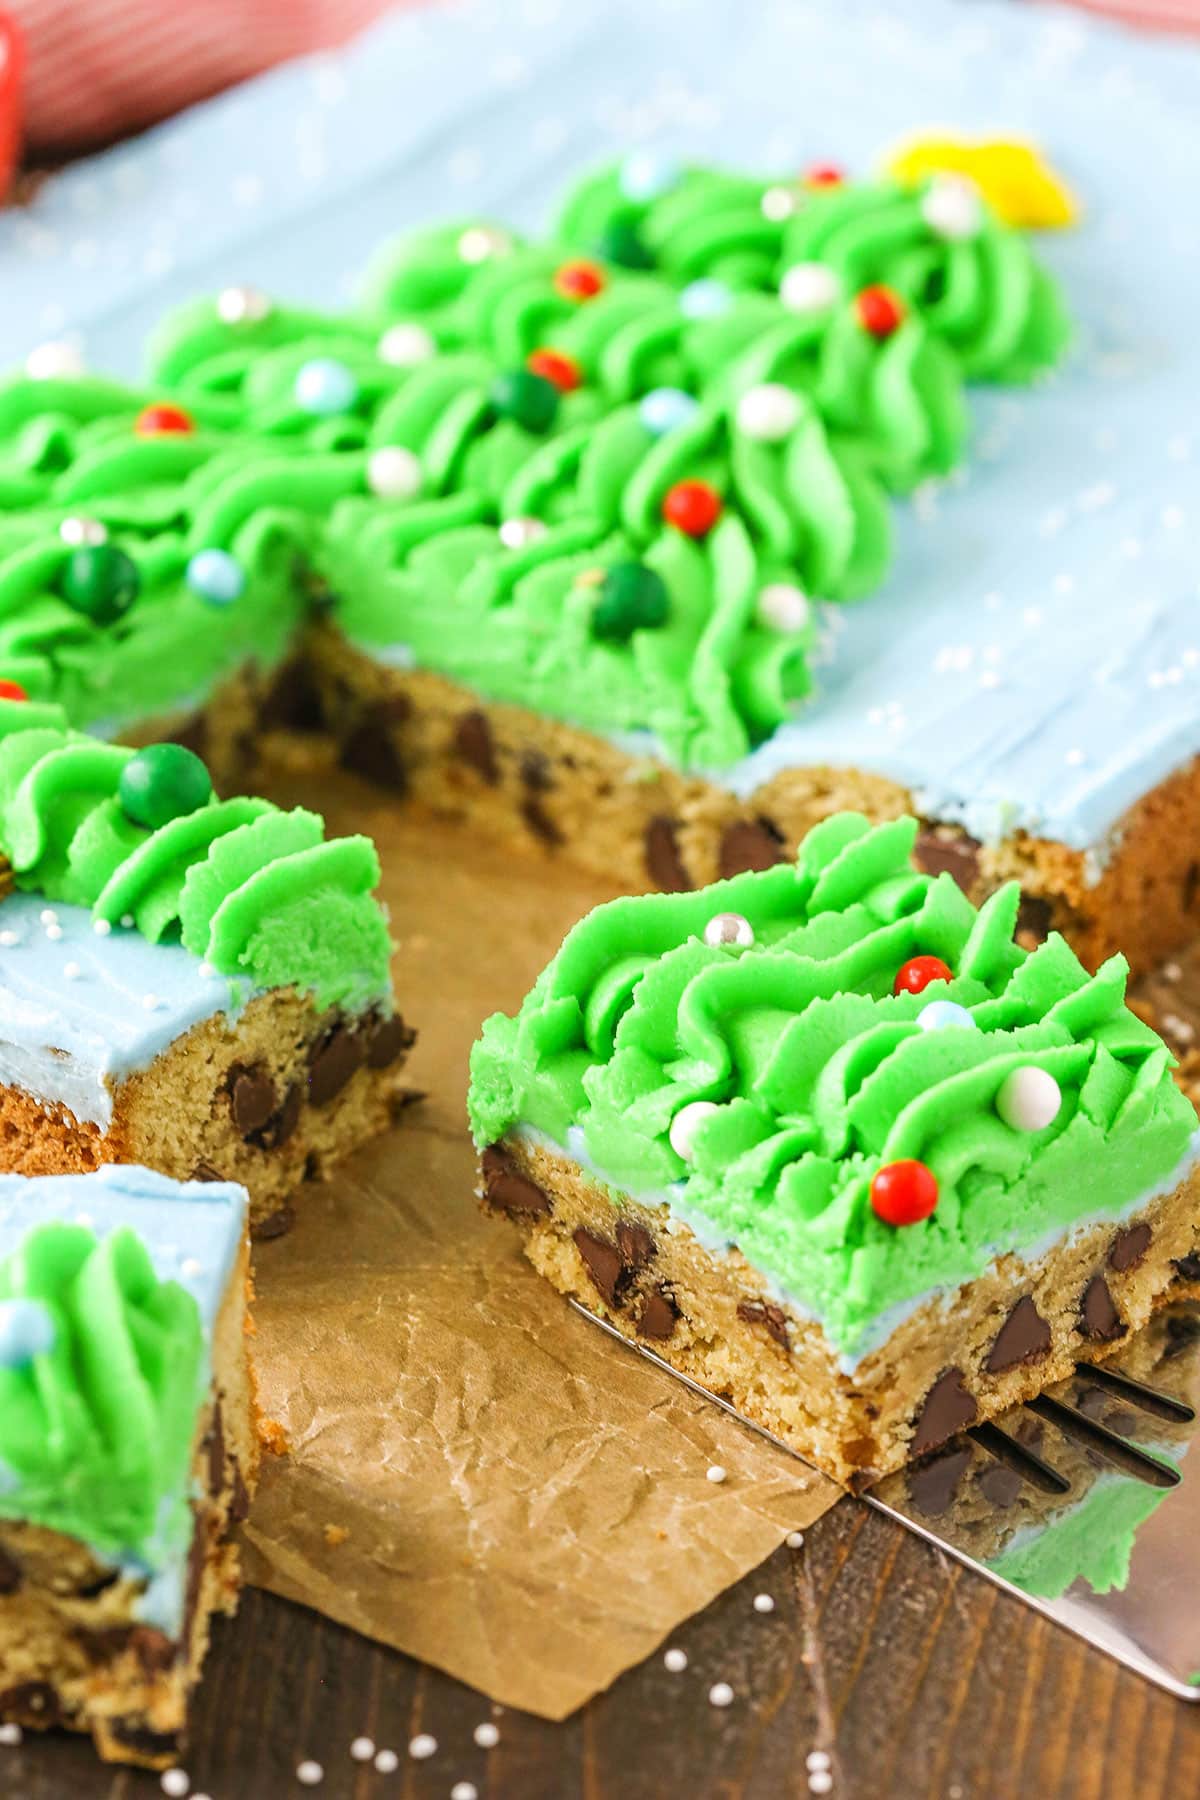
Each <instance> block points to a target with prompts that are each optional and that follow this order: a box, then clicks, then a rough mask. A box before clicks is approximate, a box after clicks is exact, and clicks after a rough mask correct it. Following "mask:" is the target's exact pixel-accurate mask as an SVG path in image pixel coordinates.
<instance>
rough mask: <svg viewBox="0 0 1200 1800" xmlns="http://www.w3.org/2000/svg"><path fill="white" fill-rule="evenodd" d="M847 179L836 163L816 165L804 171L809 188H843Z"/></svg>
mask: <svg viewBox="0 0 1200 1800" xmlns="http://www.w3.org/2000/svg"><path fill="white" fill-rule="evenodd" d="M845 179H846V177H845V175H844V174H843V173H842V171H841V169H839V168H838V166H837V164H836V163H814V164H813V165H812V167H811V169H806V170H805V171H804V181H805V185H806V186H807V187H814V188H822V187H841V186H842V184H843V182H844V181H845Z"/></svg>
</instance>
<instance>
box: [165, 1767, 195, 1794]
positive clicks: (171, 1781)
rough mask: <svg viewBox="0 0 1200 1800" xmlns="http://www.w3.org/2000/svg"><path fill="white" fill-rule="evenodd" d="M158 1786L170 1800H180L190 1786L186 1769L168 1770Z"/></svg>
mask: <svg viewBox="0 0 1200 1800" xmlns="http://www.w3.org/2000/svg"><path fill="white" fill-rule="evenodd" d="M158 1785H159V1787H161V1789H162V1791H163V1793H164V1794H168V1795H169V1796H170V1800H181V1796H182V1795H184V1794H186V1793H187V1791H188V1789H189V1788H190V1787H191V1785H192V1784H191V1781H190V1779H189V1777H188V1772H187V1770H186V1769H168V1770H167V1772H166V1774H165V1775H164V1776H163V1778H162V1780H161V1781H160V1782H159V1784H158Z"/></svg>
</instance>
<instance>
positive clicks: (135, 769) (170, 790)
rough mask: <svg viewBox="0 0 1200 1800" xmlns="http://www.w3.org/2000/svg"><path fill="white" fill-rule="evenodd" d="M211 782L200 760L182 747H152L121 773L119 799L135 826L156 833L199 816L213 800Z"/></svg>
mask: <svg viewBox="0 0 1200 1800" xmlns="http://www.w3.org/2000/svg"><path fill="white" fill-rule="evenodd" d="M212 791H213V790H212V781H211V779H210V777H209V773H208V770H207V769H206V768H205V766H204V764H203V763H202V762H201V761H200V758H199V757H198V756H196V755H194V754H193V752H192V751H191V750H185V749H184V747H183V745H182V744H150V745H149V746H148V747H147V748H146V749H145V750H139V751H138V752H137V753H136V755H134V756H131V757H130V759H129V761H128V762H127V763H126V764H125V767H124V768H123V769H122V770H121V778H120V781H119V782H118V783H117V798H118V800H119V801H120V802H121V806H122V809H123V810H124V812H125V815H126V817H127V818H130V819H132V820H133V822H134V824H135V825H145V826H146V828H147V829H148V830H149V831H157V830H158V829H159V827H160V826H162V825H167V824H169V823H170V821H171V820H172V819H178V818H181V817H182V816H183V814H185V813H193V812H196V811H197V810H198V809H199V808H200V807H202V806H207V804H208V802H209V800H211V798H212Z"/></svg>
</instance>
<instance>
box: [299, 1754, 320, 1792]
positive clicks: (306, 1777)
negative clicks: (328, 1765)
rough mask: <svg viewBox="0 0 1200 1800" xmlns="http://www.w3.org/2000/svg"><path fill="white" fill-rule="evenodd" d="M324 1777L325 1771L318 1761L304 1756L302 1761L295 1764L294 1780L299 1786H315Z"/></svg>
mask: <svg viewBox="0 0 1200 1800" xmlns="http://www.w3.org/2000/svg"><path fill="white" fill-rule="evenodd" d="M324 1779H325V1771H324V1769H323V1768H322V1767H321V1765H320V1763H319V1762H314V1761H313V1759H312V1757H311V1756H310V1757H306V1758H305V1760H304V1761H303V1762H302V1763H297V1764H296V1780H297V1781H298V1782H299V1783H300V1785H301V1787H316V1786H318V1784H319V1783H320V1782H322V1781H324Z"/></svg>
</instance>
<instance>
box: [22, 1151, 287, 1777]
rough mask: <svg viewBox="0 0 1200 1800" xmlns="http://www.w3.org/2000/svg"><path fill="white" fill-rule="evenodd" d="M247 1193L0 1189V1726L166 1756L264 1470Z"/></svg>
mask: <svg viewBox="0 0 1200 1800" xmlns="http://www.w3.org/2000/svg"><path fill="white" fill-rule="evenodd" d="M248 1273H249V1262H248V1248H247V1236H246V1195H245V1192H244V1190H243V1189H241V1188H239V1187H236V1186H233V1185H232V1184H225V1183H203V1184H202V1183H195V1182H193V1183H179V1182H174V1181H169V1180H168V1179H167V1178H166V1177H165V1176H162V1175H156V1174H154V1173H152V1172H151V1171H150V1170H148V1169H141V1168H118V1167H115V1166H108V1167H105V1168H103V1169H98V1170H97V1171H96V1172H95V1173H94V1174H91V1175H65V1176H47V1177H43V1178H40V1179H27V1178H25V1177H22V1176H19V1175H8V1176H0V1719H3V1720H5V1721H6V1722H9V1723H14V1722H15V1723H17V1724H19V1725H23V1726H34V1727H38V1728H44V1727H50V1726H66V1727H67V1728H69V1729H70V1730H73V1731H83V1732H89V1733H90V1734H91V1736H92V1738H93V1740H94V1742H95V1745H96V1749H97V1750H98V1751H99V1753H100V1755H101V1756H102V1757H103V1758H104V1759H105V1760H106V1761H110V1762H135V1763H143V1764H147V1765H149V1766H151V1767H159V1766H162V1765H164V1764H166V1763H168V1762H171V1761H173V1760H174V1759H175V1758H176V1756H177V1755H178V1752H179V1749H180V1745H181V1741H182V1735H183V1731H184V1727H185V1723H186V1719H187V1707H188V1696H189V1694H190V1692H191V1690H192V1688H193V1687H194V1686H195V1685H196V1682H197V1681H198V1679H199V1675H200V1668H201V1665H202V1663H203V1661H204V1655H205V1651H206V1649H207V1646H208V1637H209V1623H210V1620H211V1618H212V1615H213V1614H214V1613H217V1612H233V1611H234V1609H235V1607H236V1605H237V1595H238V1587H239V1572H238V1557H237V1550H236V1548H235V1546H234V1544H233V1542H232V1538H231V1532H232V1529H233V1526H234V1525H235V1524H236V1523H237V1521H238V1520H240V1519H241V1518H243V1517H244V1516H245V1513H246V1511H247V1508H248V1505H249V1499H250V1495H251V1492H252V1490H253V1487H254V1482H255V1477H256V1471H257V1465H258V1436H257V1429H256V1416H255V1401H254V1384H253V1379H252V1375H251V1372H250V1367H249V1362H248V1358H247V1328H248V1327H247V1312H246V1299H247V1293H248V1286H249V1282H248Z"/></svg>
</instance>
